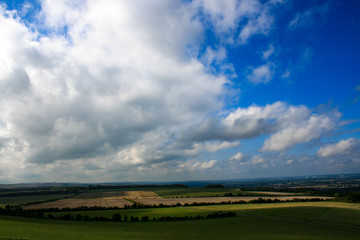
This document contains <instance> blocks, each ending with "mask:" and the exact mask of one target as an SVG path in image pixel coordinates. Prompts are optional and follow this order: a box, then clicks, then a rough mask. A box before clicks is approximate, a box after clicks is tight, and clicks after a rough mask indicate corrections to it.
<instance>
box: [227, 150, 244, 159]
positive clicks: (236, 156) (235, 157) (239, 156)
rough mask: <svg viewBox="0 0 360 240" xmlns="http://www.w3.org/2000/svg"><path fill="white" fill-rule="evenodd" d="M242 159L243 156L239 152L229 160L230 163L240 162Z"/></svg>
mask: <svg viewBox="0 0 360 240" xmlns="http://www.w3.org/2000/svg"><path fill="white" fill-rule="evenodd" d="M243 157H244V156H243V154H242V153H241V152H238V153H237V154H235V155H234V156H232V157H231V158H230V161H241V160H243Z"/></svg>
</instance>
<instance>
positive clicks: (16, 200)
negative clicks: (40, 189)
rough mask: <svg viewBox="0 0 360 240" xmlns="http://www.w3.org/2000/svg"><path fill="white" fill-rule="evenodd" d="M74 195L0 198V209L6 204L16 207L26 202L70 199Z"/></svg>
mask: <svg viewBox="0 0 360 240" xmlns="http://www.w3.org/2000/svg"><path fill="white" fill-rule="evenodd" d="M73 195H74V194H49V195H33V196H16V197H0V207H2V206H5V205H7V204H10V205H18V204H25V203H28V202H38V201H47V200H53V199H60V198H65V197H71V196H73Z"/></svg>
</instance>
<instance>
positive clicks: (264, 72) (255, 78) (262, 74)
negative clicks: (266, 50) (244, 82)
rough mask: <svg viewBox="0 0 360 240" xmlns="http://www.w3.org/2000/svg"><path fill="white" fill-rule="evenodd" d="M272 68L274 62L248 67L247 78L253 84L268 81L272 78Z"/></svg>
mask: <svg viewBox="0 0 360 240" xmlns="http://www.w3.org/2000/svg"><path fill="white" fill-rule="evenodd" d="M273 69H274V64H273V63H271V62H268V63H266V64H264V65H261V66H258V67H256V68H249V70H250V73H249V74H248V75H247V79H248V80H249V81H250V82H252V83H254V84H259V83H269V82H270V81H271V79H272V78H273V72H274V70H273Z"/></svg>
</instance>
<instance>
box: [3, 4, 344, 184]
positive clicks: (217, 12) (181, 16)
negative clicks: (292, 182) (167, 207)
mask: <svg viewBox="0 0 360 240" xmlns="http://www.w3.org/2000/svg"><path fill="white" fill-rule="evenodd" d="M278 2H279V1H278ZM278 2H276V1H269V2H267V3H261V2H260V1H248V0H245V1H231V0H228V1H205V0H204V1H202V0H198V1H197V0H194V1H181V0H174V1H151V2H150V1H116V0H114V1H106V2H100V1H92V0H88V1H87V0H81V1H76V2H74V1H67V0H64V1H55V0H44V1H41V2H40V4H41V10H39V11H40V12H39V13H38V14H37V15H36V16H32V18H31V19H32V21H33V22H26V21H28V19H21V16H22V15H24V14H29V13H28V9H29V8H30V6H29V5H24V8H23V10H22V11H23V12H22V13H21V12H16V11H15V10H13V11H9V10H7V9H6V8H5V7H4V5H1V6H0V32H1V33H2V34H1V35H0V42H1V44H0V91H1V95H0V112H1V114H0V155H1V159H0V163H1V165H2V166H6V171H4V172H6V174H7V175H6V178H7V179H14V178H16V176H17V175H23V176H33V177H36V176H38V177H39V180H41V177H44V178H47V179H54V180H59V179H60V180H61V179H63V177H64V176H68V177H69V180H70V177H71V176H77V177H72V178H71V180H73V181H76V180H77V179H86V178H87V177H89V176H90V177H92V176H95V175H96V176H98V178H99V179H101V177H102V176H104V173H107V174H108V179H109V180H110V179H119V178H120V177H121V176H125V175H126V174H125V172H126V171H128V170H129V169H132V170H134V169H136V170H134V171H135V172H127V173H128V175H127V176H129V175H131V174H130V173H134V174H135V173H137V172H136V171H137V170H138V171H143V172H146V171H148V170H149V171H150V170H151V169H152V170H151V171H153V170H154V169H158V170H159V169H162V170H161V171H163V172H166V171H165V170H164V169H166V168H171V169H182V171H200V170H205V169H211V168H213V167H215V166H216V165H218V164H219V163H218V162H217V161H216V160H211V161H200V160H199V156H200V155H201V154H203V153H206V154H213V153H217V152H219V151H222V150H225V149H231V148H235V147H237V146H239V145H240V140H241V139H247V138H255V137H259V136H262V135H268V134H271V136H270V138H269V139H268V140H266V142H265V144H264V147H263V150H264V151H273V150H282V149H287V148H289V147H291V146H294V145H296V144H298V143H301V142H306V141H310V140H311V139H314V138H319V137H321V136H323V135H324V134H326V133H327V132H329V131H331V130H332V129H333V128H334V126H336V123H337V119H338V118H339V116H337V115H336V114H333V115H331V114H330V113H321V114H315V113H314V112H312V110H311V109H309V108H307V107H305V106H292V105H289V104H286V103H284V102H275V103H273V104H269V105H266V106H256V105H253V106H250V107H246V108H237V109H235V110H233V111H230V110H229V109H226V106H225V105H226V102H225V100H224V99H225V96H227V94H228V90H229V89H228V87H227V85H229V84H230V83H231V80H232V78H233V77H234V76H236V72H235V70H234V67H233V66H232V65H231V63H229V62H228V60H227V58H228V56H227V51H226V48H225V47H224V46H225V45H226V44H235V45H236V44H246V43H248V42H249V41H250V40H251V38H252V36H254V35H257V34H262V35H266V34H268V33H269V31H270V30H271V29H272V24H273V16H272V11H271V10H272V8H273V7H276V6H277V4H279V3H278ZM34 19H36V21H35V20H34ZM209 28H210V29H209ZM206 31H213V34H214V35H215V38H216V39H214V42H215V43H214V44H212V45H211V46H207V45H206V46H205V44H206V43H205V42H206V41H207V39H205V38H206V35H205V33H206ZM273 51H274V50H273V48H272V46H270V47H269V49H268V50H267V51H266V52H264V54H263V57H264V59H267V58H269V57H270V56H271V54H273ZM273 71H274V65H273V64H272V63H270V62H268V63H266V64H264V65H261V66H258V67H254V68H251V71H250V72H249V76H248V78H249V80H250V81H252V82H254V83H266V82H269V81H271V79H272V76H273ZM316 124H320V125H321V126H322V128H321V129H322V130H314V125H316ZM297 128H301V129H302V130H297ZM293 135H294V136H297V137H293ZM284 142H286V143H284ZM242 158H243V159H246V157H244V156H241V155H240V153H238V154H236V155H234V156H233V157H232V159H234V160H238V161H242V160H241V159H242ZM190 159H191V160H190ZM210 159H213V158H210ZM249 159H250V158H249ZM249 161H250V160H249ZM261 161H262V160H261V157H258V158H254V159H253V163H255V164H256V163H260V162H261ZM7 170H9V171H7ZM129 171H130V170H129ZM159 171H160V170H159ZM66 174H67V175H66ZM52 176H53V178H52Z"/></svg>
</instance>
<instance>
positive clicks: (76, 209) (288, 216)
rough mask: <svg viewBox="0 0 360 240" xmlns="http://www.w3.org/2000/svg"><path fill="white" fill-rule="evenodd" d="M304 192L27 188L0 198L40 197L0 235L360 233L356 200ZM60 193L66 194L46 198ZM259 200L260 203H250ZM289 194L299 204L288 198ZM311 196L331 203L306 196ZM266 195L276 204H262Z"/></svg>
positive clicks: (8, 220) (3, 222)
mask: <svg viewBox="0 0 360 240" xmlns="http://www.w3.org/2000/svg"><path fill="white" fill-rule="evenodd" d="M56 191H58V190H56ZM9 194H10V193H9ZM11 194H12V193H11ZM303 194H304V193H303V192H295V193H289V192H284V191H271V190H270V191H269V190H268V191H264V190H258V191H256V190H253V191H251V190H249V191H241V190H240V189H239V188H172V189H171V188H162V189H154V188H135V189H131V188H130V187H127V188H121V189H120V188H119V189H116V188H115V189H114V188H113V187H112V188H110V189H106V187H98V186H94V187H92V188H91V189H88V190H86V189H80V190H79V191H78V192H77V194H75V195H74V194H72V195H70V194H63V195H61V194H52V195H50V196H48V195H35V196H31V195H30V192H29V191H27V192H26V196H16V197H1V198H0V199H3V200H4V202H5V203H6V204H11V205H17V204H22V203H23V202H31V201H30V199H38V201H41V200H43V201H44V202H42V203H37V204H30V205H21V207H22V208H23V209H33V210H29V211H33V213H34V214H33V215H20V214H19V215H18V216H10V215H11V214H10V215H0V239H4V238H5V239H10V238H12V239H34V240H36V239H52V240H56V239H70V240H71V239H80V240H81V239H105V240H106V239H144V238H146V239H150V240H151V239H169V238H171V239H185V238H186V239H224V238H225V239H238V238H239V236H241V239H290V240H291V239H330V240H331V239H358V238H359V237H360V205H359V204H356V203H345V202H336V201H331V199H333V198H332V197H325V196H323V197H321V196H320V195H316V196H305V195H303ZM328 196H329V195H328ZM330 196H331V195H330ZM48 197H51V198H50V199H48ZM61 197H64V198H63V199H60V200H54V201H47V200H51V199H55V198H61ZM260 197H261V198H262V200H261V201H255V202H254V203H253V202H251V201H254V200H258V199H259V198H260ZM295 198H296V199H298V200H297V201H298V202H286V200H291V201H292V200H294V199H295ZM311 198H322V199H330V201H321V202H316V201H311V200H310V201H309V199H311ZM20 199H23V202H21V201H19V200H20ZM265 199H269V200H274V199H278V200H281V201H282V202H273V203H263V202H266V201H267V200H265ZM301 199H303V200H304V202H301ZM305 199H306V201H305ZM11 200H13V201H11ZM33 201H36V200H33ZM249 202H250V203H249ZM268 202H269V201H268ZM194 203H195V204H194ZM208 203H210V205H207V204H208ZM174 205H176V206H177V207H174ZM82 206H87V207H95V206H97V207H103V208H97V207H95V208H93V209H87V208H82ZM114 207H116V208H114ZM43 208H55V209H54V210H45V209H43ZM61 208H66V209H64V210H61ZM72 208H73V209H72ZM105 208H109V209H105ZM14 209H16V207H15V208H14ZM41 209H42V210H41ZM26 211H27V210H24V213H25V212H26ZM37 213H41V214H37ZM218 213H233V215H228V217H226V216H225V217H221V216H220V217H216V218H213V219H209V217H208V216H210V215H214V214H218ZM20 216H32V217H27V218H24V217H20ZM114 216H117V218H116V219H115V218H114ZM231 216H233V217H231Z"/></svg>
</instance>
